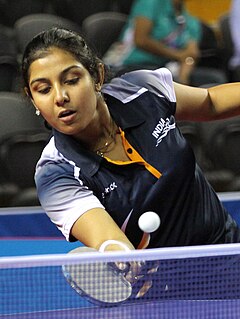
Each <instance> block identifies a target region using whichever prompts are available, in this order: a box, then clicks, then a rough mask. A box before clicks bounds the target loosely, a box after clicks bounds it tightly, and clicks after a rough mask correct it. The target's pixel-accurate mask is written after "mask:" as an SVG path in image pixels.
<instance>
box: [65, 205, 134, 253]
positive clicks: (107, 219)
mask: <svg viewBox="0 0 240 319" xmlns="http://www.w3.org/2000/svg"><path fill="white" fill-rule="evenodd" d="M71 235H72V236H74V237H75V238H76V239H78V240H79V241H80V242H82V243H83V244H84V245H86V246H88V247H91V248H95V249H97V250H98V249H99V248H100V246H101V244H103V243H104V242H105V241H107V240H112V239H113V240H117V241H120V242H122V243H124V244H125V245H126V246H127V247H128V248H129V249H131V250H132V249H134V247H133V245H132V244H131V242H130V241H129V240H128V238H127V236H126V235H125V234H124V233H123V231H122V230H121V229H120V228H119V227H118V225H117V224H116V223H115V222H114V220H113V219H112V218H111V216H110V215H109V214H108V213H107V212H106V211H105V210H104V209H102V208H94V209H91V210H89V211H87V212H86V213H84V214H83V215H81V216H80V217H79V218H78V219H77V221H76V222H75V223H74V225H73V226H72V229H71ZM106 250H123V248H122V247H121V246H120V245H115V244H114V245H108V246H107V247H106Z"/></svg>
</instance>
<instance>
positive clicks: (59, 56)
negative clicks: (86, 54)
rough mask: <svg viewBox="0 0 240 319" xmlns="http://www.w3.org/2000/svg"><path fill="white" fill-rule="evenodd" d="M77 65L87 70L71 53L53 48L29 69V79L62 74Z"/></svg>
mask: <svg viewBox="0 0 240 319" xmlns="http://www.w3.org/2000/svg"><path fill="white" fill-rule="evenodd" d="M73 65H76V66H78V67H80V68H81V69H85V68H84V66H83V65H82V63H80V62H79V61H78V60H77V59H76V58H75V57H74V56H73V55H72V54H71V53H69V52H67V51H64V50H62V49H59V48H51V49H49V50H48V51H46V52H45V53H44V55H42V56H40V57H39V58H37V59H36V60H35V61H33V62H32V64H31V65H30V68H29V79H30V80H31V79H32V78H33V77H45V76H46V75H50V74H53V73H61V72H62V71H64V70H65V69H66V68H68V67H69V66H73Z"/></svg>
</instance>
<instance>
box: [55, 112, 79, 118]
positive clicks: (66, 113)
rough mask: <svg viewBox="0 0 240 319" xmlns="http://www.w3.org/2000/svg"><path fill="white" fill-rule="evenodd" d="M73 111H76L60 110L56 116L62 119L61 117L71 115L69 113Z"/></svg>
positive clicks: (71, 113)
mask: <svg viewBox="0 0 240 319" xmlns="http://www.w3.org/2000/svg"><path fill="white" fill-rule="evenodd" d="M75 113H76V111H73V110H65V111H62V112H60V113H59V115H58V117H59V118H60V119H62V118H66V117H68V116H71V115H73V114H75Z"/></svg>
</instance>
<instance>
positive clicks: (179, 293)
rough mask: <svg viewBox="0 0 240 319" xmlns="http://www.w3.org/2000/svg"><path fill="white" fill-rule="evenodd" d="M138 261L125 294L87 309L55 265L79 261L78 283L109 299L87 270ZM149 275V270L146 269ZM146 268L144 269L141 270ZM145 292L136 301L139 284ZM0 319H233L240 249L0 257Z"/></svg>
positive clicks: (239, 309) (237, 309)
mask: <svg viewBox="0 0 240 319" xmlns="http://www.w3.org/2000/svg"><path fill="white" fill-rule="evenodd" d="M133 261H135V262H142V263H143V262H144V263H143V264H144V271H145V273H144V275H143V276H142V277H141V276H140V278H139V279H138V281H137V282H136V283H134V284H133V292H134V293H133V295H132V296H131V297H130V298H128V300H127V301H125V302H123V303H120V304H119V305H114V306H106V305H95V304H93V303H91V302H89V301H88V300H86V299H85V298H84V297H82V296H80V295H79V294H78V293H77V292H76V291H75V290H74V289H72V287H71V286H70V285H69V283H68V282H67V280H66V278H65V277H64V276H63V272H62V266H63V265H77V264H79V263H80V264H81V263H83V264H84V263H85V264H87V265H88V266H87V269H89V273H88V271H86V273H85V277H86V281H87V282H88V281H89V284H93V283H94V286H95V287H96V289H98V288H97V287H98V286H99V287H100V288H99V289H102V286H104V291H103V293H104V294H106V295H108V294H113V291H111V290H110V289H109V290H108V286H107V285H106V283H105V281H106V280H107V278H104V276H103V275H101V277H100V279H99V282H98V281H97V274H94V275H93V274H92V273H91V272H90V269H91V265H94V264H96V263H98V264H99V263H104V264H106V263H107V264H108V263H109V265H111V264H112V263H115V262H125V263H128V262H133ZM149 270H150V271H149ZM148 271H149V272H148ZM150 280H151V284H152V286H151V288H149V290H148V292H146V294H145V295H144V296H143V297H140V298H138V297H136V294H137V293H138V291H139V290H140V289H141V288H142V286H143V284H144V283H145V282H146V281H150ZM0 300H1V301H0V319H3V318H4V319H7V318H11V319H15V318H16V319H17V318H19V319H20V318H21V319H23V318H24V319H30V318H31V319H36V318H41V319H45V318H51V319H54V318H62V319H70V318H74V319H76V318H83V319H95V318H98V319H105V318H106V319H109V318H110V319H111V318H114V319H120V318H121V319H136V318H140V319H158V318H159V319H160V318H161V319H162V318H167V319H169V318H170V319H171V318H174V319H176V318H180V319H188V318H191V319H192V318H199V319H201V318H204V319H208V318H209V319H219V318H221V319H222V318H223V319H224V318H226V319H227V318H229V319H230V318H231V319H234V318H239V316H240V245H239V244H229V245H215V246H194V247H180V248H159V249H149V250H139V251H134V252H112V253H98V252H96V253H84V254H80V255H78V254H77V255H74V256H73V255H70V256H69V255H39V256H29V257H26V256H23V257H8V258H0Z"/></svg>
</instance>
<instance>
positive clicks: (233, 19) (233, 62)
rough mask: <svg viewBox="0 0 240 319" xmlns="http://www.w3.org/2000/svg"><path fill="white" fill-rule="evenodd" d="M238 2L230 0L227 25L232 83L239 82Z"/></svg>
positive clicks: (239, 39)
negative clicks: (229, 39)
mask: <svg viewBox="0 0 240 319" xmlns="http://www.w3.org/2000/svg"><path fill="white" fill-rule="evenodd" d="M239 21H240V0H232V5H231V10H230V15H229V24H230V31H231V36H232V41H233V56H232V58H231V59H230V62H229V69H230V70H231V71H232V76H233V81H240V27H239Z"/></svg>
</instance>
